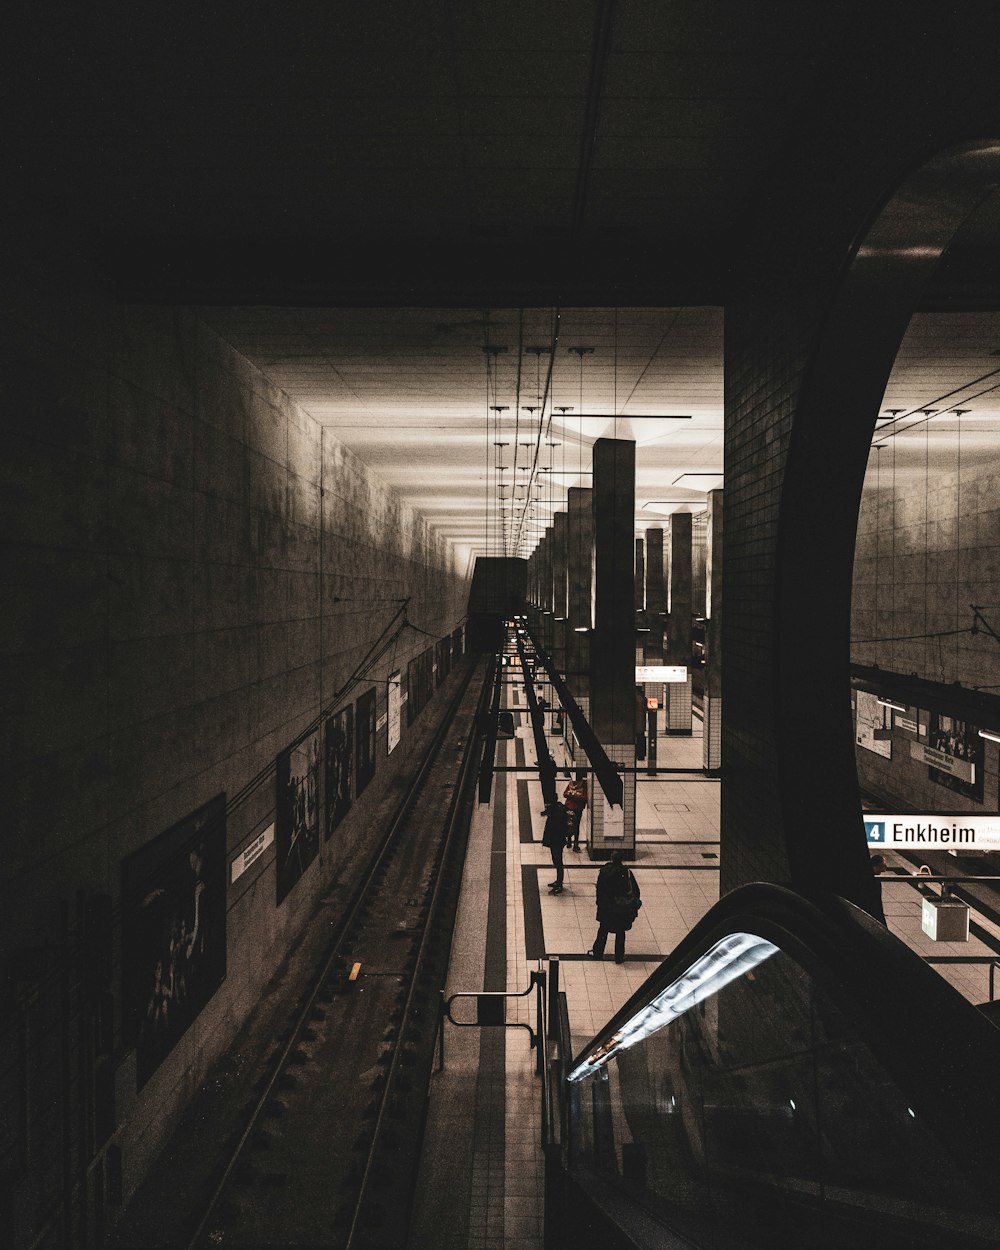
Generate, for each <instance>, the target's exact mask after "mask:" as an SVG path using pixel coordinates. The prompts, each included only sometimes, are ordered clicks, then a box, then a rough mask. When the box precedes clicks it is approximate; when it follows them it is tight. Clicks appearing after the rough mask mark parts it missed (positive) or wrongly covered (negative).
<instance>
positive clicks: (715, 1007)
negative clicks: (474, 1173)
mask: <svg viewBox="0 0 1000 1250" xmlns="http://www.w3.org/2000/svg"><path fill="white" fill-rule="evenodd" d="M554 1031H555V1032H556V1034H557V1036H558V1039H559V1040H558V1041H557V1044H556V1054H555V1058H554V1061H553V1065H554V1073H553V1074H554V1076H555V1077H556V1079H554V1080H551V1081H550V1082H549V1083H548V1089H549V1107H548V1115H547V1119H546V1124H547V1127H546V1132H547V1193H546V1245H547V1246H548V1247H549V1248H550V1250H556V1248H557V1247H560V1246H563V1245H565V1246H567V1247H568V1246H579V1245H590V1244H594V1245H601V1246H602V1247H603V1248H604V1250H609V1248H610V1247H618V1246H621V1247H625V1246H641V1247H647V1246H649V1247H652V1246H658V1247H662V1246H668V1247H672V1246H676V1247H698V1248H700V1250H716V1248H719V1250H751V1248H753V1250H757V1248H759V1247H772V1246H781V1247H784V1246H789V1247H795V1248H796V1250H812V1248H813V1247H815V1248H820V1250H834V1247H837V1248H840V1247H844V1246H847V1247H850V1248H851V1250H868V1248H871V1250H915V1248H923V1247H927V1248H928V1250H930V1248H931V1247H934V1250H942V1248H944V1247H948V1248H951V1247H955V1248H957V1247H963V1248H964V1247H969V1248H970V1250H971V1248H972V1247H979V1248H982V1247H987V1246H997V1245H1000V1092H998V1090H1000V1030H998V1029H997V1028H996V1027H995V1026H994V1025H993V1024H992V1023H991V1022H990V1021H989V1020H987V1019H986V1018H985V1017H984V1016H983V1015H982V1014H981V1013H980V1012H979V1011H978V1010H977V1008H976V1007H974V1006H973V1005H971V1004H970V1003H968V1002H967V1001H966V1000H965V999H963V998H962V997H961V996H960V995H959V994H958V993H957V992H956V991H955V990H954V989H952V987H951V986H950V985H948V984H947V983H946V982H945V981H943V980H942V979H941V978H940V977H938V975H937V974H936V973H935V972H933V971H932V970H931V969H930V968H928V967H927V966H926V965H925V964H924V963H923V961H922V960H921V959H919V957H918V956H916V955H915V954H913V952H912V951H910V950H909V949H908V948H907V947H906V946H904V945H903V944H902V943H901V942H899V941H898V940H897V939H896V938H894V937H893V936H892V935H891V934H890V933H888V932H887V931H886V930H885V929H884V928H882V926H881V925H878V924H876V923H875V922H874V921H873V920H871V918H870V917H868V916H867V915H866V914H865V913H863V912H861V911H859V910H858V909H857V908H855V907H853V906H851V904H849V903H846V902H845V901H844V900H843V899H839V898H833V897H829V898H826V899H822V900H817V899H813V900H807V899H805V898H803V897H801V896H799V895H797V894H795V893H793V892H792V891H790V890H786V889H783V888H781V887H778V886H768V885H751V886H746V887H744V888H742V889H740V890H736V891H734V892H733V893H732V894H730V895H729V896H727V897H726V898H724V899H723V900H721V901H720V902H719V903H718V904H717V905H716V906H715V907H714V908H713V909H712V910H711V911H710V912H709V913H708V914H707V915H706V916H705V917H704V919H703V920H702V921H701V923H700V924H699V925H698V926H697V927H696V928H695V929H694V930H692V932H691V933H690V934H689V935H688V937H687V938H686V939H685V941H684V942H683V943H681V945H680V946H679V947H678V948H677V950H676V951H674V953H673V954H672V955H671V956H669V957H668V958H667V959H666V960H665V961H664V963H663V964H662V965H661V967H660V968H659V969H658V970H657V971H656V972H655V973H654V974H653V975H652V976H651V977H649V979H648V980H647V981H646V983H645V985H643V987H642V988H641V989H640V990H639V991H638V992H637V993H636V994H634V995H633V997H632V998H631V999H630V1000H629V1002H628V1003H626V1005H625V1006H624V1007H623V1008H622V1010H621V1011H619V1012H618V1013H617V1014H616V1015H615V1016H614V1017H613V1019H612V1020H610V1021H609V1022H608V1025H607V1026H606V1027H605V1028H604V1029H603V1030H602V1031H601V1032H600V1033H599V1034H598V1035H597V1036H596V1037H595V1038H594V1039H593V1040H592V1041H591V1042H590V1043H589V1044H588V1045H587V1046H586V1047H585V1048H584V1049H583V1050H582V1051H581V1052H580V1053H579V1054H578V1055H576V1056H575V1057H570V1054H569V1051H568V1047H567V1041H568V1022H567V1020H566V1016H565V1004H564V1003H563V1006H562V1011H561V1013H560V1020H559V1027H558V1028H557V1029H555V1030H554Z"/></svg>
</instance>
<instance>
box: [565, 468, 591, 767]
mask: <svg viewBox="0 0 1000 1250" xmlns="http://www.w3.org/2000/svg"><path fill="white" fill-rule="evenodd" d="M567 501H568V508H569V511H568V513H567V516H568V520H567V523H566V537H567V559H568V564H569V620H568V621H567V622H566V624H567V632H566V685H567V686H568V687H569V692H570V694H571V695H572V696H573V698H574V699H576V701H577V704H578V705H579V707H580V711H581V712H582V713H583V714H584V716H586V717H587V718H588V720H589V718H590V676H589V674H590V629H591V627H592V626H593V624H594V619H593V572H594V518H593V511H592V492H591V490H590V489H589V488H587V487H582V486H571V487H570V488H569V490H568V491H567ZM584 631H585V632H584ZM574 743H575V749H574V752H573V763H574V764H577V765H583V764H585V763H586V762H587V761H586V756H585V755H584V754H583V751H582V750H581V749H580V744H579V743H577V742H575V739H574Z"/></svg>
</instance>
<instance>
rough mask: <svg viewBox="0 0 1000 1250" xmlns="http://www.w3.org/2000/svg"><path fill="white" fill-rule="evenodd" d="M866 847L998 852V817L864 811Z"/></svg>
mask: <svg viewBox="0 0 1000 1250" xmlns="http://www.w3.org/2000/svg"><path fill="white" fill-rule="evenodd" d="M864 821H865V836H866V837H867V839H868V845H869V846H873V847H874V846H877V847H879V848H880V849H891V850H899V851H906V850H911V851H913V850H921V851H933V850H938V849H940V850H946V851H953V850H958V849H961V848H963V847H964V848H966V849H969V850H972V849H975V850H979V851H1000V816H998V815H992V816H972V815H970V814H969V813H967V812H961V813H958V814H954V813H952V814H947V815H946V814H942V813H936V814H934V815H930V816H923V815H921V816H914V815H909V816H898V815H897V816H894V815H883V814H882V813H881V812H866V813H865V816H864Z"/></svg>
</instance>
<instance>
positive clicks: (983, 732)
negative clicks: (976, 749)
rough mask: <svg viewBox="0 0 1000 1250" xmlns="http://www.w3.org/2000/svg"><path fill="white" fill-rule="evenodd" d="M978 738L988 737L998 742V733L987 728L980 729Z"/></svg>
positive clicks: (999, 735) (991, 740) (999, 737)
mask: <svg viewBox="0 0 1000 1250" xmlns="http://www.w3.org/2000/svg"><path fill="white" fill-rule="evenodd" d="M979 736H980V738H988V739H989V740H990V742H1000V734H995V733H991V732H990V731H989V730H988V729H980V731H979Z"/></svg>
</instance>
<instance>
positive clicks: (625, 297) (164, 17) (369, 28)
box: [2, 0, 1000, 554]
mask: <svg viewBox="0 0 1000 1250" xmlns="http://www.w3.org/2000/svg"><path fill="white" fill-rule="evenodd" d="M892 20H893V19H892V17H891V15H887V16H885V18H884V23H883V25H880V22H883V19H882V18H880V16H879V13H878V6H872V5H870V3H867V2H866V0H830V2H828V3H824V4H822V5H820V4H773V5H765V4H735V3H705V2H704V0H546V2H545V3H541V4H539V3H536V2H531V3H529V0H505V3H503V4H495V3H492V4H487V3H485V2H484V0H416V2H415V3H412V4H410V3H407V4H402V3H389V0H370V2H368V3H364V4H355V5H346V4H325V5H311V4H305V3H303V4H291V5H280V6H279V5H274V6H266V5H256V6H254V5H245V4H243V5H235V4H227V3H226V2H225V0H221V2H220V3H216V4H211V5H205V4H203V3H199V4H195V3H190V2H188V0H177V2H176V3H174V4H171V5H169V6H166V7H163V6H159V7H158V6H144V7H140V8H138V9H137V8H136V6H134V5H128V6H126V5H118V4H114V3H109V4H106V5H103V6H101V7H100V8H99V10H94V9H88V8H87V7H86V6H83V7H79V8H77V9H73V8H72V7H70V6H61V7H60V9H59V13H58V20H53V13H52V12H51V11H50V7H49V6H47V5H45V4H38V5H22V6H19V7H18V11H17V14H16V18H14V19H12V20H10V21H9V22H8V24H7V30H6V32H5V34H6V39H5V44H6V49H5V50H6V51H7V54H8V56H7V64H6V65H5V74H4V84H3V88H2V91H3V97H4V107H5V120H6V123H7V124H6V126H5V127H4V145H5V164H4V168H5V169H6V170H7V171H14V172H15V173H16V178H15V180H14V189H13V190H12V191H11V192H10V193H9V194H8V196H7V197H6V200H7V203H6V207H7V209H8V210H9V209H11V208H13V209H15V210H16V220H17V225H16V235H14V236H13V237H16V238H17V240H18V243H19V245H20V247H21V249H22V250H23V251H24V252H25V253H26V254H30V253H31V252H32V251H33V250H34V251H38V252H39V253H42V254H44V253H46V252H48V253H51V254H52V255H53V257H54V259H55V261H56V263H57V264H59V263H62V261H63V258H64V256H65V255H66V254H67V253H69V252H71V251H74V252H82V253H83V254H84V255H87V256H89V257H90V258H92V259H93V260H96V262H97V263H98V264H99V265H100V267H101V268H102V270H103V272H104V273H105V275H106V276H107V278H108V281H109V282H110V283H111V284H112V286H113V288H114V289H116V290H117V292H118V293H119V294H120V296H121V297H122V298H123V299H132V300H146V299H151V300H156V301H161V302H176V303H186V304H200V305H204V306H205V315H206V318H207V319H208V320H209V321H210V323H211V324H213V325H214V326H215V327H216V328H217V329H218V330H219V332H220V333H221V334H222V335H223V336H224V337H225V338H227V339H228V340H229V341H231V342H232V343H234V344H235V345H236V347H237V348H239V349H240V350H241V351H243V352H244V353H245V354H246V355H247V356H248V357H250V359H252V360H254V361H255V362H256V363H257V364H258V365H260V367H261V368H262V369H264V371H265V372H266V373H267V374H268V375H269V376H270V377H271V378H273V379H274V380H275V381H276V382H277V383H278V384H279V385H280V386H282V387H283V388H284V389H285V390H286V391H287V392H288V393H289V394H290V395H291V396H292V397H293V398H294V399H296V400H297V401H298V402H299V403H300V404H302V406H303V407H304V408H305V409H306V410H307V411H309V412H310V413H312V414H313V416H314V417H315V418H316V419H317V420H319V421H321V422H322V423H324V424H325V425H328V426H329V427H330V428H331V429H333V430H335V431H336V434H337V436H338V437H339V438H341V439H342V440H343V441H344V442H346V443H347V444H348V445H349V446H350V447H352V448H353V450H354V451H355V452H356V453H357V454H358V455H359V456H360V457H362V458H363V459H364V460H365V461H367V462H368V463H370V464H371V465H372V466H373V467H374V468H376V469H377V470H378V471H379V472H380V473H381V474H382V475H383V476H384V477H385V478H387V479H388V480H389V481H390V482H392V483H393V484H394V485H395V486H396V487H397V488H398V489H399V490H400V492H401V493H402V494H403V495H404V496H405V497H406V498H408V499H410V500H411V501H412V502H413V503H414V504H415V505H416V506H418V507H419V508H420V510H421V511H422V512H423V513H424V514H425V515H426V516H427V517H428V518H429V519H430V520H431V521H432V522H433V523H434V524H435V525H436V526H438V527H439V529H440V531H441V532H442V533H443V534H446V535H447V536H448V537H449V538H450V539H451V540H452V541H453V542H455V543H456V544H457V545H459V546H462V547H465V548H467V549H468V551H469V552H474V551H482V550H490V551H502V550H505V549H506V550H507V551H518V552H521V553H524V554H526V552H527V551H528V550H530V548H531V546H532V545H533V543H534V541H535V538H536V537H537V533H538V531H539V527H540V526H541V525H542V524H543V523H544V521H545V518H546V517H547V516H548V514H549V513H550V512H551V510H552V509H553V507H558V506H559V503H560V501H561V499H562V498H563V497H564V492H565V489H566V487H567V486H568V485H569V484H572V483H573V482H574V481H575V480H586V479H584V478H579V479H578V477H577V476H574V473H573V471H574V470H576V471H577V474H579V471H580V469H581V468H583V469H585V468H586V460H587V449H588V448H589V446H590V445H591V444H592V442H593V440H594V439H595V438H596V437H599V436H600V435H601V434H603V433H606V432H609V429H608V427H609V424H610V432H614V431H615V428H616V427H615V424H614V421H613V420H611V419H610V418H609V414H614V416H616V417H617V419H618V426H617V432H618V433H619V434H621V435H622V436H627V437H632V436H634V437H635V438H636V439H637V441H638V445H639V447H638V500H637V508H638V517H639V524H640V526H641V525H642V524H643V518H645V517H646V516H647V515H651V516H654V517H662V516H664V515H666V514H668V513H669V512H670V511H671V510H672V509H674V508H678V507H680V508H689V509H690V508H697V507H699V506H700V501H702V500H703V498H704V489H705V488H707V487H709V486H711V485H714V484H717V482H718V478H717V477H716V476H714V475H716V474H717V473H718V471H719V470H720V469H721V467H722V437H721V432H722V315H721V311H720V306H721V305H722V304H723V303H724V300H725V296H726V291H727V289H728V286H729V283H730V281H731V275H732V271H733V265H734V261H735V259H736V258H738V254H739V246H740V240H741V238H742V236H743V232H744V230H745V227H746V223H747V222H748V221H750V220H752V218H753V215H754V213H755V212H757V211H759V210H760V209H761V208H763V211H766V210H767V205H768V202H769V200H768V196H769V194H771V193H772V188H773V185H774V179H775V175H776V174H777V173H778V171H780V169H781V167H782V166H783V165H784V164H785V163H786V161H787V159H788V157H789V156H790V155H791V154H792V153H794V152H795V151H797V150H799V149H800V148H801V147H802V145H804V144H808V143H809V142H810V140H811V135H812V122H813V118H814V117H815V115H816V113H817V111H818V109H819V108H820V107H821V106H822V105H823V103H824V101H825V100H828V99H829V98H830V97H831V92H832V91H833V90H834V89H835V88H834V86H833V84H836V83H837V82H838V81H839V80H840V75H841V70H842V68H843V66H844V65H845V64H846V63H847V62H848V61H851V62H853V61H855V60H856V59H857V57H858V56H859V55H860V54H861V52H862V51H863V52H864V53H865V54H866V55H869V56H870V57H871V58H872V62H873V65H874V64H875V63H876V62H877V60H878V57H879V56H881V55H883V53H884V52H885V47H884V45H883V42H880V41H884V40H887V39H891V38H892V29H893V27H892ZM859 32H861V33H859ZM865 33H867V36H868V38H867V40H866V39H865ZM873 72H875V71H874V70H873ZM998 223H1000V198H997V199H995V200H994V201H993V202H991V203H989V204H987V205H985V206H984V207H983V208H982V209H981V210H980V212H979V213H978V214H976V215H974V217H973V218H972V219H970V221H969V222H968V223H967V224H966V227H965V237H964V238H963V239H962V240H961V244H962V245H961V246H956V247H955V248H953V249H952V251H951V253H950V254H949V256H948V257H946V258H945V264H944V265H942V266H941V269H940V280H939V281H938V283H937V286H936V290H934V291H932V292H930V293H929V296H928V302H927V304H926V307H927V308H928V309H930V310H932V311H928V312H926V313H923V314H921V317H920V318H918V319H917V321H915V323H914V326H913V327H912V328H911V332H910V334H909V335H908V336H907V341H906V344H905V345H904V350H903V352H902V353H901V355H900V360H899V363H898V365H897V369H896V370H895V372H894V374H893V378H892V381H891V382H890V386H889V389H888V391H887V395H886V399H885V401H884V405H883V406H884V407H886V408H888V407H893V408H901V409H903V410H904V412H907V413H908V412H909V410H911V409H915V408H918V407H935V408H937V407H940V408H947V407H949V406H951V407H957V406H961V407H963V408H966V407H968V408H969V409H970V413H969V414H966V415H964V416H963V417H962V418H961V456H962V459H963V463H966V464H968V463H970V461H969V459H968V457H975V456H978V457H980V458H981V459H982V460H983V461H984V462H985V461H986V460H988V458H989V456H990V455H992V454H993V450H992V449H993V447H994V446H995V438H994V435H993V430H994V429H995V428H996V424H995V423H996V421H997V419H998V417H997V414H996V412H995V411H994V408H993V405H994V398H993V393H992V392H987V393H984V394H983V395H978V396H976V397H975V398H972V399H969V398H968V397H969V396H973V395H975V385H973V382H972V380H973V379H974V378H976V377H978V376H979V375H980V374H985V373H986V372H987V371H988V368H989V363H990V352H991V351H994V350H997V349H998V347H1000V334H998V333H997V330H998V329H1000V327H998V326H997V324H996V322H995V319H993V315H992V314H991V313H990V312H989V309H991V308H995V307H998V306H1000V298H998V292H1000V265H998V264H997V263H996V262H997V256H998V252H997V250H996V248H995V247H994V246H993V244H994V243H995V240H996V237H997V229H998ZM970 293H971V294H970ZM615 305H617V306H618V311H617V313H616V312H615V311H614V308H613V306H615ZM970 308H979V309H984V310H986V311H985V312H983V313H981V314H976V313H969V312H966V311H964V310H967V309H970ZM557 310H558V311H557ZM977 315H978V316H979V317H980V320H979V321H978V322H976V321H975V317H976V316H977ZM970 317H971V318H973V320H972V321H970V320H968V319H969V318H970ZM490 346H492V347H506V348H507V350H506V352H502V353H499V354H497V355H495V356H493V355H491V354H490V353H489V352H484V348H485V347H490ZM544 346H548V347H549V348H551V349H552V350H551V352H548V353H543V354H542V355H541V356H535V355H532V354H531V352H530V351H527V352H526V350H525V349H529V348H532V347H544ZM573 346H593V347H594V352H593V353H592V354H588V355H586V356H585V357H584V359H583V391H582V396H581V391H580V361H579V358H578V357H576V356H574V355H573V354H572V353H571V352H570V351H569V350H568V349H569V348H571V347H573ZM549 361H551V362H552V373H551V379H550V380H549V385H548V390H547V392H546V393H545V395H544V401H545V407H544V410H543V411H542V414H541V421H540V422H539V419H538V418H539V414H538V413H535V414H532V413H530V412H528V411H526V409H528V408H530V407H532V406H538V405H539V403H540V399H539V394H538V392H539V390H540V389H541V390H542V391H543V392H544V391H545V388H544V385H542V386H541V387H540V386H539V384H538V382H537V381H536V366H537V367H539V368H540V371H541V374H542V376H543V377H544V376H545V375H546V374H547V371H548V365H549ZM996 363H1000V361H998V362H996ZM488 365H489V366H490V369H489V370H488V368H487V366H488ZM494 366H495V367H494ZM982 385H983V386H988V385H989V380H987V381H986V382H984V383H983V384H982ZM959 401H961V403H959ZM494 405H495V406H498V407H503V408H505V411H503V412H502V413H500V414H499V418H498V419H499V428H497V425H496V420H497V414H495V413H493V412H492V407H493V406H494ZM557 406H572V409H573V411H572V412H570V413H568V414H564V415H563V414H559V413H558V412H556V411H555V408H556V407H557ZM581 408H582V409H583V412H584V414H597V416H596V417H594V418H593V419H591V420H587V419H583V420H582V421H581ZM677 415H681V416H686V415H689V416H690V420H677V419H676V416H677ZM916 421H917V418H911V417H909V416H907V417H904V420H903V421H901V422H899V423H897V424H896V425H894V426H891V427H889V426H886V427H883V428H882V429H881V430H880V433H879V436H878V437H879V438H880V439H881V440H883V441H885V442H886V444H887V445H889V444H892V445H893V447H894V448H895V451H894V452H893V454H894V456H895V457H896V461H897V465H898V468H899V470H900V471H902V472H907V471H912V472H913V473H915V474H917V473H920V472H924V473H926V471H927V470H926V466H927V465H928V464H930V463H931V459H930V458H928V457H931V458H932V459H933V461H934V463H935V464H936V465H938V466H939V469H938V471H941V472H943V471H946V470H945V466H947V465H949V464H952V463H953V462H954V460H955V456H956V454H958V443H959V440H958V419H957V418H952V417H949V416H947V415H946V414H945V413H942V414H941V415H939V416H936V417H934V418H932V420H931V421H930V422H928V423H925V426H918V425H917V424H916ZM901 430H910V431H911V432H910V433H908V434H904V433H900V432H899V431H901ZM928 431H929V432H928ZM504 442H506V443H509V444H510V446H508V447H501V448H496V447H494V443H504ZM522 443H527V446H521V444H522ZM514 444H517V447H516V453H517V459H516V460H514V459H513V458H511V459H505V458H506V457H508V456H510V457H513V455H514ZM550 444H552V445H550ZM921 446H922V449H923V451H922V454H923V456H924V459H923V461H921V460H920V459H919V455H918V452H919V451H920V447H921ZM929 449H930V450H929ZM877 456H881V457H882V458H883V459H884V453H877ZM877 456H876V455H875V454H873V458H877ZM498 457H502V458H499V459H498ZM529 457H530V464H528V458H529ZM907 457H909V460H908V459H907ZM505 463H506V465H507V467H506V468H504V469H502V470H501V468H500V467H499V466H500V465H501V464H505ZM526 465H527V466H528V467H527V468H525V466H526ZM921 465H923V466H924V467H923V468H921ZM685 475H687V476H685ZM525 478H527V479H528V481H529V483H530V486H529V488H528V490H527V491H523V490H518V489H517V487H518V486H519V485H520V483H521V481H522V480H523V479H525ZM501 486H505V487H509V488H508V489H506V490H501V489H500V487H501ZM504 497H506V498H510V499H513V500H514V501H515V506H514V507H512V508H508V509H506V511H507V513H508V516H507V518H506V521H505V518H504V512H505V508H504V506H503V504H502V503H501V500H502V499H503V498H504ZM528 499H534V501H535V502H534V505H533V507H528V506H527V504H526V501H527V500H528Z"/></svg>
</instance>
